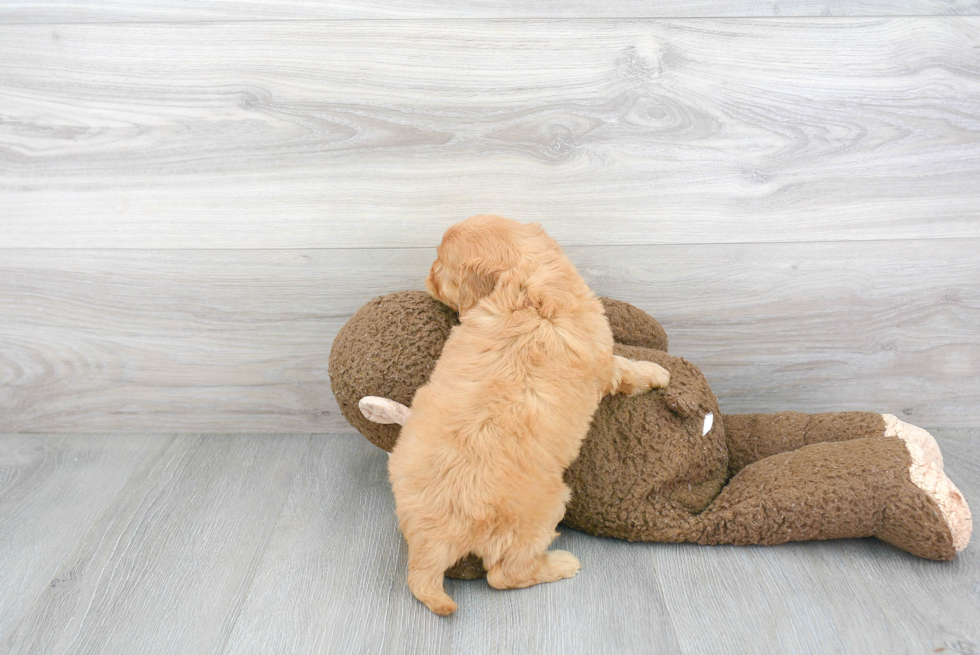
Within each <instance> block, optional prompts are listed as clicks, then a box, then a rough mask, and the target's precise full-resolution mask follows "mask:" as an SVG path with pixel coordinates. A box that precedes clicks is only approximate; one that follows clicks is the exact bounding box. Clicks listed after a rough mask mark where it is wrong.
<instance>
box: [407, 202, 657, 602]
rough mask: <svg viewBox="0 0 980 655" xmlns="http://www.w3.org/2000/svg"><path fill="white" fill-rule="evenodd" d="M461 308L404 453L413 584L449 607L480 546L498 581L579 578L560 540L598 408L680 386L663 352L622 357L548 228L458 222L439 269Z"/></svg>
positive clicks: (435, 282)
mask: <svg viewBox="0 0 980 655" xmlns="http://www.w3.org/2000/svg"><path fill="white" fill-rule="evenodd" d="M425 282H426V287H427V288H428V290H429V293H430V294H432V296H434V297H435V298H436V299H438V300H440V301H442V302H443V303H445V304H447V305H449V306H450V307H452V308H453V309H454V310H456V311H458V312H459V316H460V325H458V326H457V327H455V328H453V330H452V333H451V334H450V336H449V339H448V340H447V341H446V345H445V347H444V349H443V351H442V355H441V357H440V358H439V361H438V362H437V363H436V367H435V370H434V371H433V372H432V377H431V378H430V380H429V382H428V384H426V385H425V386H423V387H421V388H420V389H419V390H418V392H417V393H416V394H415V398H414V399H413V401H412V406H411V413H410V415H409V417H408V419H407V421H406V423H405V425H404V427H403V428H402V431H401V435H400V436H399V439H398V443H397V445H396V446H395V449H394V450H393V451H392V453H391V459H390V460H389V466H388V470H389V474H390V477H391V486H392V489H393V491H394V495H395V503H396V507H397V510H396V511H397V514H398V521H399V525H400V526H401V530H402V532H403V533H404V535H405V540H406V541H407V542H408V586H409V588H410V589H411V590H412V593H413V594H415V596H416V597H417V598H418V599H419V600H421V601H422V602H423V603H425V604H426V606H428V608H429V609H430V610H432V611H433V612H435V613H437V614H443V615H446V614H451V613H452V612H454V611H455V610H456V603H454V602H453V599H452V598H450V597H449V595H447V594H446V592H445V589H444V587H443V574H444V572H445V571H446V569H447V568H449V567H450V566H452V565H453V564H455V563H456V561H457V560H459V559H460V558H461V557H463V556H465V555H467V554H469V553H475V554H476V555H479V556H480V557H481V558H482V559H483V563H484V565H485V566H486V568H487V581H488V582H489V583H490V585H491V586H493V587H496V588H498V589H506V588H514V587H528V586H531V585H534V584H538V583H540V582H552V581H554V580H559V579H561V578H569V577H572V576H573V575H575V574H576V573H577V572H578V570H579V569H580V568H581V564H579V561H578V559H577V558H576V557H575V556H574V555H572V554H571V553H567V552H564V551H559V550H553V551H549V550H547V548H548V545H549V544H550V543H551V542H552V540H553V539H554V538H555V536H557V533H556V532H555V526H557V525H558V523H559V521H561V519H562V516H564V513H565V503H566V502H567V501H568V499H569V490H568V487H566V486H565V483H564V481H563V479H562V475H563V473H564V471H565V469H566V468H567V467H568V466H569V465H570V464H571V463H572V462H573V461H574V460H575V458H576V457H577V456H578V452H579V447H580V445H581V443H582V439H583V438H584V437H585V434H586V431H587V430H588V427H589V423H590V421H591V420H592V414H593V412H595V409H596V407H597V406H598V404H599V400H600V399H601V398H602V397H603V396H604V395H606V394H609V393H616V392H622V393H629V394H637V393H641V392H643V391H646V390H648V389H651V388H654V387H664V386H666V385H667V383H668V381H669V379H670V375H669V373H668V372H667V371H666V370H665V369H663V368H661V367H660V366H658V365H656V364H653V363H650V362H633V361H630V360H628V359H624V358H622V357H618V356H614V355H613V352H612V348H613V337H612V332H611V331H610V329H609V323H608V321H607V320H606V317H605V314H604V312H603V309H602V304H601V303H600V302H599V301H598V299H597V298H596V296H595V294H594V293H592V290H591V289H589V287H588V285H586V283H585V281H584V280H583V279H582V277H581V276H580V275H579V274H578V272H577V271H576V270H575V267H574V266H572V264H571V263H570V262H569V261H568V259H567V258H566V257H565V255H564V253H562V251H561V248H560V247H559V246H558V244H557V243H555V241H553V240H552V239H551V238H550V237H548V235H546V234H545V233H544V230H542V229H541V226H540V225H536V224H530V225H524V224H521V223H517V222H515V221H511V220H509V219H506V218H502V217H500V216H489V215H485V216H474V217H472V218H470V219H468V220H466V221H463V222H462V223H459V224H457V225H454V226H452V227H450V228H449V229H448V230H447V231H446V234H445V236H444V237H443V240H442V244H441V245H440V246H439V248H438V258H437V259H436V261H435V263H434V264H433V265H432V270H431V272H430V273H429V277H428V278H427V279H426V281H425Z"/></svg>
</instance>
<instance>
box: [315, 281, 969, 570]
mask: <svg viewBox="0 0 980 655" xmlns="http://www.w3.org/2000/svg"><path fill="white" fill-rule="evenodd" d="M602 302H603V305H604V307H605V310H606V316H607V317H608V319H609V324H610V327H611V328H612V331H613V337H614V339H615V341H616V345H615V353H616V354H617V355H621V356H623V357H628V358H630V359H634V360H645V361H650V362H655V363H657V364H659V365H661V366H663V367H664V368H666V369H667V370H669V371H670V384H669V386H667V387H666V388H664V389H656V390H653V391H650V392H647V393H644V394H641V395H638V396H622V395H616V396H607V397H606V398H605V399H603V401H602V402H601V403H600V406H599V409H598V410H597V411H596V413H595V415H594V416H593V419H592V424H591V428H590V430H589V433H588V435H587V436H586V438H585V441H584V442H583V444H582V448H581V451H580V453H579V456H578V459H576V460H575V462H574V463H573V464H572V465H571V467H569V469H568V470H567V471H566V473H565V481H566V483H567V484H568V486H569V487H570V488H571V490H572V498H571V500H570V501H569V503H568V506H567V508H566V512H565V517H564V519H563V521H562V523H564V524H565V525H566V526H568V527H570V528H573V529H576V530H581V531H583V532H587V533H589V534H593V535H598V536H603V537H616V538H620V539H627V540H630V541H661V542H696V543H699V544H767V545H769V544H780V543H785V542H788V541H804V540H811V539H838V538H845V537H870V536H874V537H877V538H879V539H881V540H883V541H886V542H888V543H890V544H893V545H895V546H897V547H898V548H901V549H903V550H905V551H908V552H909V553H912V554H913V555H917V556H919V557H924V558H928V559H935V560H948V559H952V558H953V557H955V556H956V553H957V552H959V551H961V550H963V548H965V547H966V545H967V543H968V542H969V539H970V533H971V530H972V518H971V515H970V510H969V507H968V506H967V504H966V501H965V500H964V498H963V496H962V495H961V494H960V492H959V491H958V490H957V488H956V486H955V485H953V483H952V482H951V481H950V480H949V478H947V477H946V475H945V474H944V473H943V461H942V455H941V454H940V452H939V447H938V446H937V445H936V441H935V440H934V439H933V438H932V436H931V435H930V434H929V433H928V432H926V431H925V430H922V429H920V428H917V427H915V426H912V425H908V424H906V423H903V422H902V421H899V420H898V419H897V418H895V417H894V416H890V415H882V414H874V413H871V412H831V413H824V414H803V413H800V412H781V413H778V414H727V415H726V414H722V413H721V412H720V410H719V409H718V400H717V399H716V398H715V396H714V394H713V393H712V392H711V388H710V387H709V386H708V383H707V381H706V380H705V378H704V376H703V375H702V374H701V371H700V370H698V368H697V367H696V366H694V365H693V364H691V363H690V362H688V361H687V360H685V359H683V358H680V357H673V356H671V355H668V354H667V336H666V334H665V333H664V330H663V329H662V328H661V326H660V324H659V323H657V321H656V320H654V319H653V318H652V317H650V316H649V315H647V314H645V313H644V312H642V311H641V310H639V309H637V308H636V307H633V306H632V305H629V304H627V303H624V302H619V301H616V300H611V299H608V298H603V299H602ZM458 323H459V321H458V318H457V316H456V314H455V313H454V312H453V311H452V310H451V309H450V308H448V307H446V306H445V305H442V304H441V303H439V302H438V301H436V300H434V299H432V298H431V297H429V296H428V295H427V294H426V293H424V292H421V291H405V292H400V293H393V294H390V295H387V296H382V297H380V298H375V299H374V300H372V301H371V302H369V303H368V304H367V305H365V306H364V307H362V308H361V309H360V310H358V312H357V313H356V314H355V315H354V316H353V317H352V318H351V319H350V320H349V321H348V322H347V324H346V325H345V326H344V327H343V328H342V329H341V330H340V332H339V333H338V335H337V338H336V339H335V340H334V343H333V347H332V349H331V352H330V364H329V373H330V380H331V388H332V389H333V392H334V395H335V396H336V398H337V402H338V403H339V405H340V409H341V411H342V412H343V414H344V416H345V417H346V418H347V420H348V421H350V423H351V424H352V425H353V426H354V427H355V428H356V429H357V430H358V431H360V432H361V434H363V435H364V436H365V437H367V438H368V439H369V440H370V441H371V442H372V443H374V444H375V445H377V446H379V447H380V448H382V449H384V450H386V451H389V452H390V451H391V449H392V448H393V447H394V444H395V441H396V440H397V439H398V432H399V425H400V424H402V423H404V421H405V418H406V417H407V416H408V414H409V412H410V411H411V410H410V408H409V405H410V404H411V401H412V397H413V396H414V394H415V391H416V390H417V389H418V388H419V387H420V386H422V385H423V384H425V382H426V381H427V380H428V378H429V375H430V374H431V372H432V369H433V368H434V367H435V364H436V360H437V359H438V358H439V355H440V353H441V352H442V347H443V344H444V343H445V341H446V339H447V338H448V336H449V332H450V330H451V329H452V328H453V326H454V325H457V324H458ZM485 574H486V572H485V571H484V570H483V567H482V565H481V563H480V561H479V559H478V558H477V557H475V556H473V555H471V556H469V557H466V558H463V559H462V560H460V562H458V563H457V564H456V565H455V566H453V567H452V568H450V569H449V570H448V571H447V572H446V575H447V576H450V577H456V578H468V579H469V578H476V577H481V576H483V575H485Z"/></svg>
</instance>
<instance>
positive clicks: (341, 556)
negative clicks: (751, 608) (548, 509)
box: [227, 435, 677, 653]
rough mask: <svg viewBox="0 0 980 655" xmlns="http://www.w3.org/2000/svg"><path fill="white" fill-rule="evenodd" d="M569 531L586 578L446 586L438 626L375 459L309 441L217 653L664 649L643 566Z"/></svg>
mask: <svg viewBox="0 0 980 655" xmlns="http://www.w3.org/2000/svg"><path fill="white" fill-rule="evenodd" d="M567 532H568V534H565V535H563V536H562V537H561V538H560V539H559V540H558V542H557V543H556V547H560V548H568V549H571V550H573V551H575V552H576V553H577V554H578V555H579V556H580V558H581V559H582V562H583V564H584V566H585V567H586V568H585V571H586V573H583V574H582V575H580V576H579V577H577V578H576V579H575V580H574V581H570V582H567V583H566V582H562V583H557V584H552V585H543V586H540V587H536V588H534V589H528V590H524V591H522V592H519V593H508V592H499V591H494V590H492V589H490V587H489V586H488V585H487V584H486V582H485V581H472V582H460V581H453V582H450V583H449V584H448V585H447V589H448V591H449V592H450V593H451V594H452V595H454V596H455V598H456V601H457V602H458V603H459V605H460V610H459V611H458V612H457V614H456V616H454V617H453V618H452V619H450V620H445V619H441V618H439V617H436V616H435V615H433V614H431V613H430V612H428V610H426V609H425V608H424V606H422V605H421V604H420V603H418V602H417V601H415V600H414V598H413V597H412V596H411V594H410V593H409V592H408V588H407V586H406V584H405V569H406V549H405V546H404V543H403V541H402V538H401V534H400V533H399V532H398V526H397V524H396V522H395V518H394V504H393V500H392V497H391V491H390V487H389V485H388V479H387V457H386V456H385V454H384V453H383V452H382V451H380V450H378V449H377V448H375V447H374V446H371V445H370V444H369V443H368V442H367V441H366V440H364V439H363V438H361V437H360V436H356V435H334V436H330V437H314V446H313V448H311V450H310V452H309V454H308V456H307V458H306V460H305V461H304V463H303V467H302V469H301V472H300V474H299V475H297V476H296V478H295V479H294V483H293V488H292V490H291V491H290V494H289V497H288V498H287V500H286V504H285V507H284V509H283V512H282V515H281V516H280V521H279V524H278V525H277V526H276V529H275V531H274V533H273V535H272V538H271V539H270V541H269V547H268V549H267V550H266V552H265V557H264V558H263V561H262V563H261V565H260V566H259V568H258V570H257V572H256V575H255V583H254V584H253V586H252V588H251V591H250V593H249V597H248V599H247V600H246V602H245V605H244V608H243V609H242V613H241V616H240V617H239V619H238V622H237V623H236V624H235V629H234V632H233V633H232V636H231V638H230V639H229V642H228V649H227V652H228V653H286V652H289V653H345V652H373V653H479V652H488V651H493V652H503V653H519V652H520V653H525V652H530V653H597V652H617V653H624V652H641V651H648V652H654V651H657V652H668V651H675V650H676V645H677V644H676V642H675V640H674V637H673V631H672V627H671V624H670V622H669V620H668V613H667V611H666V607H665V602H664V599H663V598H662V597H661V596H660V595H659V594H658V592H657V589H658V583H657V581H656V579H655V576H654V574H653V571H651V570H650V567H649V563H648V560H647V558H646V557H645V556H644V555H643V554H642V553H641V552H639V551H637V550H635V549H631V548H629V545H628V544H625V543H623V542H614V541H611V540H604V539H592V538H589V537H586V536H585V535H581V534H579V533H575V532H573V531H567ZM624 597H625V598H629V602H624Z"/></svg>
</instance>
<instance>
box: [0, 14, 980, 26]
mask: <svg viewBox="0 0 980 655" xmlns="http://www.w3.org/2000/svg"><path fill="white" fill-rule="evenodd" d="M910 18H916V19H918V18H922V19H936V18H938V19H944V20H945V19H972V18H980V13H977V14H884V15H878V14H868V15H865V14H860V15H853V16H850V15H849V16H810V15H799V16H595V17H590V16H561V17H555V16H518V17H511V18H507V17H495V18H489V17H470V18H465V17H444V18H431V17H429V18H415V17H406V18H255V19H230V20H229V19H200V20H110V21H64V22H62V21H54V22H48V21H30V22H3V21H2V20H0V28H3V27H22V26H29V27H33V26H42V27H58V26H84V25H234V24H240V23H241V24H250V23H338V22H346V23H354V22H365V23H367V22H371V23H382V22H392V23H407V22H415V23H434V22H441V23H452V22H456V23H462V22H519V21H528V22H531V21H533V22H562V21H619V22H627V21H691V20H715V21H717V20H726V21H728V20H746V21H748V20H754V21H801V20H812V21H847V20H859V19H868V20H891V19H903V20H904V19H910Z"/></svg>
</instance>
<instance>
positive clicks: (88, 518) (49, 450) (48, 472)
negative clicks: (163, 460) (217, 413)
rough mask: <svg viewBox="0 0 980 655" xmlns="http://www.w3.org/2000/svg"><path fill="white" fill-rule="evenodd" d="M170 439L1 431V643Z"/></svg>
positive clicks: (66, 580) (70, 577) (65, 580)
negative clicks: (82, 541) (142, 468)
mask: <svg viewBox="0 0 980 655" xmlns="http://www.w3.org/2000/svg"><path fill="white" fill-rule="evenodd" d="M169 440H170V438H169V437H167V438H159V437H146V436H131V435H127V436H125V437H121V436H119V435H105V434H91V435H16V434H0V589H3V593H0V639H2V637H3V636H4V635H6V634H7V633H8V632H9V631H10V630H11V629H12V628H13V626H14V625H16V623H17V622H18V621H19V620H20V618H21V617H22V616H23V614H24V612H25V611H27V609H28V608H29V607H30V605H31V604H32V603H33V602H34V600H35V599H36V598H37V597H38V596H40V595H41V594H42V592H44V591H45V589H47V588H49V587H52V588H53V587H58V586H59V585H62V584H66V583H67V584H71V583H72V582H73V581H74V580H73V576H74V574H73V573H72V572H71V570H70V569H69V570H68V571H67V578H64V577H59V575H60V574H59V572H62V571H65V566H64V564H65V561H66V559H67V558H68V557H69V555H70V554H71V552H72V551H73V550H74V549H75V547H76V545H77V544H78V543H79V542H80V541H81V540H82V539H83V538H84V537H85V535H86V534H87V533H88V531H89V530H90V529H91V527H92V525H93V524H95V523H96V522H97V521H98V520H99V519H100V517H101V516H102V515H103V514H104V513H105V512H107V511H111V507H112V501H113V499H115V498H116V496H117V495H118V494H119V492H120V491H121V490H122V489H123V488H124V486H125V485H126V483H127V481H128V480H129V479H130V477H131V476H132V475H133V474H134V473H135V472H136V471H137V469H138V467H139V466H140V465H141V463H145V462H146V461H148V460H150V461H152V460H153V459H154V458H155V457H158V456H159V454H160V452H161V451H162V450H163V448H165V447H166V445H167V444H168V443H169Z"/></svg>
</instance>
